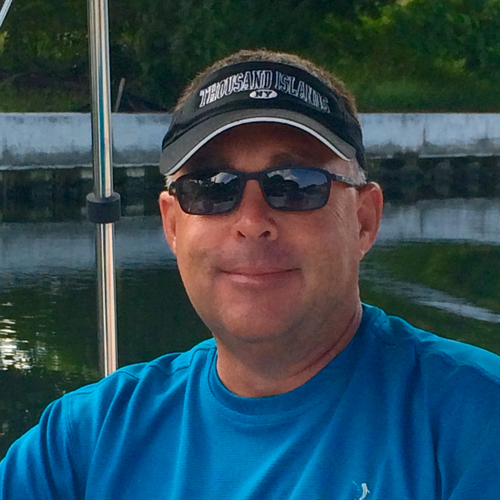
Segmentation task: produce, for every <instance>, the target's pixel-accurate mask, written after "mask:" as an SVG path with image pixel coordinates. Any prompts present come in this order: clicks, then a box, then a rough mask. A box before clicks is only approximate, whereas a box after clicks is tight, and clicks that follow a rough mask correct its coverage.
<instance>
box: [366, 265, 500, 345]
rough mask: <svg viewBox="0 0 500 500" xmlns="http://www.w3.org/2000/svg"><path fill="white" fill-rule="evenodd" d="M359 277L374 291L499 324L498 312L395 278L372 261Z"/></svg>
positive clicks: (499, 315) (499, 316)
mask: <svg viewBox="0 0 500 500" xmlns="http://www.w3.org/2000/svg"><path fill="white" fill-rule="evenodd" d="M361 278H362V279H363V280H366V281H368V282H370V284H371V285H372V287H373V288H374V289H375V290H376V291H379V292H383V293H385V294H388V295H392V296H402V297H405V298H407V299H409V300H410V301H411V302H413V303H415V304H419V305H422V306H429V307H435V308H437V309H441V310H443V311H446V312H449V313H452V314H456V315H458V316H463V317H465V318H472V319H476V320H479V321H487V322H489V323H497V324H500V314H497V313H495V312H492V311H490V310H488V309H485V308H482V307H478V306H475V305H473V304H471V303H469V302H468V301H467V300H465V299H461V298H458V297H453V296H452V295H449V294H447V293H444V292H441V291H439V290H434V289H432V288H429V287H426V286H423V285H419V284H416V283H407V282H403V281H398V280H395V279H394V278H392V277H390V276H389V275H388V274H387V272H386V270H385V269H384V268H383V267H382V266H380V265H376V264H375V265H374V264H373V262H372V261H369V262H368V263H367V264H365V263H364V264H363V265H362V268H361ZM499 354H500V351H499Z"/></svg>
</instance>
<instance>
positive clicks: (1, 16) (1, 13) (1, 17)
mask: <svg viewBox="0 0 500 500" xmlns="http://www.w3.org/2000/svg"><path fill="white" fill-rule="evenodd" d="M11 4H12V0H5V2H4V3H3V5H2V10H0V28H1V27H2V24H3V22H4V21H5V18H6V17H7V12H9V8H10V5H11Z"/></svg>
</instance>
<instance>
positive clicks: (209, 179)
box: [176, 172, 241, 215]
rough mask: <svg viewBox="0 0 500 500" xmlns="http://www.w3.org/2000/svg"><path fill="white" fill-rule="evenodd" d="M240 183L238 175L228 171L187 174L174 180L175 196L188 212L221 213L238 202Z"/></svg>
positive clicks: (199, 213) (232, 207)
mask: <svg viewBox="0 0 500 500" xmlns="http://www.w3.org/2000/svg"><path fill="white" fill-rule="evenodd" d="M240 184H241V183H240V180H239V178H238V176H237V175H235V174H233V173H230V172H218V173H214V174H210V173H202V174H188V175H185V176H183V177H181V178H180V179H178V180H177V182H176V185H177V197H178V199H179V203H180V204H181V207H182V209H183V210H184V211H185V212H187V213H189V214H193V215H212V214H222V213H225V212H229V211H231V210H233V209H234V207H235V206H236V205H237V204H238V202H239V198H240V191H241V188H240Z"/></svg>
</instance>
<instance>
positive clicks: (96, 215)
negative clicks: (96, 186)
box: [87, 193, 121, 224]
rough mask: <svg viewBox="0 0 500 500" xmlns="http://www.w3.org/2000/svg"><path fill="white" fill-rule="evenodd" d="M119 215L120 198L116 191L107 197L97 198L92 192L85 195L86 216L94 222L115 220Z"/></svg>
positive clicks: (100, 222) (106, 222) (102, 222)
mask: <svg viewBox="0 0 500 500" xmlns="http://www.w3.org/2000/svg"><path fill="white" fill-rule="evenodd" d="M120 215H121V200H120V195H119V194H118V193H113V194H112V195H111V196H110V197H109V198H97V197H96V195H95V194H94V193H90V194H88V195H87V218H88V219H89V221H90V222H93V223H94V224H108V223H111V222H116V221H117V220H119V219H120Z"/></svg>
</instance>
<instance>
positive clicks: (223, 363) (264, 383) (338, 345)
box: [217, 304, 362, 398]
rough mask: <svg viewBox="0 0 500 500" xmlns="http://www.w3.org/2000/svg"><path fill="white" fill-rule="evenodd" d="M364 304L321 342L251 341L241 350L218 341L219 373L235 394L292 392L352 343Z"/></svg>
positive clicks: (251, 396) (248, 396)
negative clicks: (283, 342)
mask: <svg viewBox="0 0 500 500" xmlns="http://www.w3.org/2000/svg"><path fill="white" fill-rule="evenodd" d="M361 316H362V306H361V304H359V306H358V307H357V308H356V309H355V311H354V312H353V314H351V316H350V318H348V320H347V321H346V323H345V324H344V325H343V326H341V327H340V328H338V329H336V330H331V333H330V335H325V337H324V339H323V341H322V342H319V343H318V344H317V345H313V346H312V347H311V343H308V345H304V344H303V343H292V342H290V343H288V345H280V343H279V342H268V343H266V342H262V343H250V344H247V345H244V346H241V350H236V349H234V348H233V349H227V348H226V346H225V345H224V343H223V342H220V341H218V342H217V345H218V359H217V373H218V375H219V377H220V379H221V381H222V383H223V384H224V385H225V386H226V388H227V389H229V390H230V391H231V392H233V393H234V394H237V395H239V396H242V397H247V398H257V397H267V396H275V395H277V394H283V393H285V392H289V391H292V390H293V389H296V388H297V387H300V386H301V385H303V384H305V383H306V382H307V381H308V380H310V379H311V378H312V377H314V376H315V375H316V374H317V373H319V372H320V371H321V370H322V369H323V368H324V367H325V366H326V365H327V364H328V363H329V362H330V361H331V360H332V359H333V358H335V356H337V355H338V354H339V353H340V352H341V351H342V350H343V349H345V348H346V347H347V345H348V344H349V343H350V341H351V340H352V338H353V337H354V335H355V334H356V331H357V330H358V327H359V324H360V323H361Z"/></svg>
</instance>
